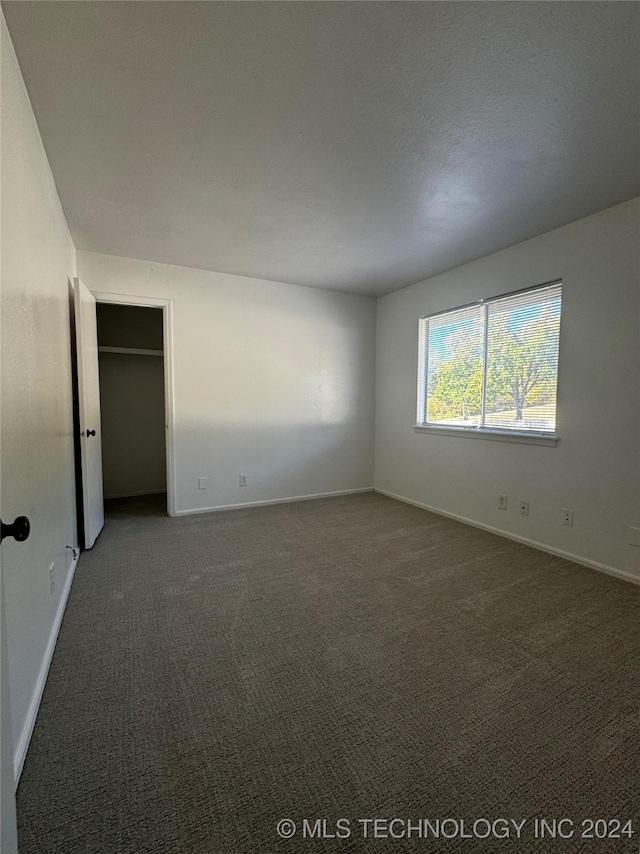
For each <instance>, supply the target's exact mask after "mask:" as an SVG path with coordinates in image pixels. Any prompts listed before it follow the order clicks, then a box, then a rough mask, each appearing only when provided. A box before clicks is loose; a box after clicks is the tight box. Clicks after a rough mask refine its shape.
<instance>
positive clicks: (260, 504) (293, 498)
mask: <svg viewBox="0 0 640 854" xmlns="http://www.w3.org/2000/svg"><path fill="white" fill-rule="evenodd" d="M361 492H373V487H372V486H365V487H362V488H361V489H342V490H340V491H339V492H317V493H315V494H314V495H292V496H291V497H290V498H268V499H267V500H266V501H247V502H244V503H242V504H219V505H218V506H217V507H197V508H195V509H193V510H177V511H176V516H193V515H194V514H196V513H217V512H218V511H220V510H244V509H246V508H247V507H263V506H264V505H265V504H292V503H293V502H294V501H313V500H314V498H335V497H336V496H338V495H355V494H357V493H361Z"/></svg>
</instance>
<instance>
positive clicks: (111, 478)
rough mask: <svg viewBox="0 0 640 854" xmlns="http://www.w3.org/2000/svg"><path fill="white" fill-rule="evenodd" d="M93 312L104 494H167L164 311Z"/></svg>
mask: <svg viewBox="0 0 640 854" xmlns="http://www.w3.org/2000/svg"><path fill="white" fill-rule="evenodd" d="M97 315H98V355H99V363H100V406H101V418H102V467H103V481H104V497H105V498H123V497H128V496H133V495H150V494H155V493H163V492H165V493H166V491H167V474H166V450H165V403H164V360H163V337H162V309H159V308H142V307H139V306H130V305H115V304H111V303H98V305H97Z"/></svg>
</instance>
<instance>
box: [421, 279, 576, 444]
mask: <svg viewBox="0 0 640 854" xmlns="http://www.w3.org/2000/svg"><path fill="white" fill-rule="evenodd" d="M561 288H562V285H561V284H560V283H555V284H553V285H544V286H541V287H539V288H533V289H531V290H527V291H521V292H519V293H515V294H509V295H506V296H503V297H498V298H495V299H490V300H484V301H483V302H480V303H475V304H473V305H469V306H463V307H461V308H456V309H453V310H451V311H446V312H442V313H440V314H436V315H431V316H429V317H424V318H421V321H420V360H419V366H418V422H419V423H422V424H424V425H438V426H449V427H463V428H483V429H490V430H510V431H512V430H515V431H522V432H530V433H546V434H548V433H552V434H553V433H554V432H555V424H556V386H557V377H558V341H559V331H560V309H561Z"/></svg>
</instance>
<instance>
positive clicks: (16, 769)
mask: <svg viewBox="0 0 640 854" xmlns="http://www.w3.org/2000/svg"><path fill="white" fill-rule="evenodd" d="M79 559H80V554H79V553H78V554H77V555H76V556H75V557H74V558H73V561H72V563H71V566H70V567H69V572H68V574H67V580H66V582H65V585H64V590H63V591H62V596H61V597H60V603H59V605H58V610H57V611H56V616H55V620H54V621H53V626H52V627H51V634H50V635H49V643H48V644H47V648H46V650H45V653H44V657H43V659H42V664H41V665H40V672H39V673H38V680H37V682H36V685H35V688H34V691H33V696H32V697H31V702H30V703H29V709H28V711H27V717H26V720H25V722H24V726H23V727H22V733H21V734H20V739H19V741H18V745H17V747H16V752H15V755H14V758H13V773H14V778H15V784H16V788H17V787H18V783H19V781H20V775H21V774H22V768H23V766H24V760H25V759H26V757H27V750H28V749H29V742H30V741H31V736H32V734H33V728H34V726H35V724H36V718H37V717H38V709H39V708H40V701H41V700H42V694H43V692H44V686H45V683H46V681H47V675H48V673H49V667H50V665H51V659H52V658H53V651H54V649H55V648H56V641H57V640H58V632H59V631H60V625H61V624H62V618H63V616H64V611H65V608H66V607H67V600H68V599H69V592H70V591H71V585H72V583H73V577H74V575H75V574H76V567H77V566H78V560H79Z"/></svg>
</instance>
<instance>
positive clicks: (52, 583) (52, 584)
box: [49, 563, 56, 596]
mask: <svg viewBox="0 0 640 854" xmlns="http://www.w3.org/2000/svg"><path fill="white" fill-rule="evenodd" d="M55 589H56V565H55V563H52V564H51V566H50V567H49V593H51V595H52V596H53V592H54V590H55Z"/></svg>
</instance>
